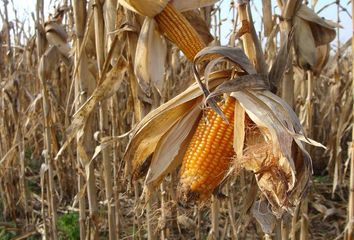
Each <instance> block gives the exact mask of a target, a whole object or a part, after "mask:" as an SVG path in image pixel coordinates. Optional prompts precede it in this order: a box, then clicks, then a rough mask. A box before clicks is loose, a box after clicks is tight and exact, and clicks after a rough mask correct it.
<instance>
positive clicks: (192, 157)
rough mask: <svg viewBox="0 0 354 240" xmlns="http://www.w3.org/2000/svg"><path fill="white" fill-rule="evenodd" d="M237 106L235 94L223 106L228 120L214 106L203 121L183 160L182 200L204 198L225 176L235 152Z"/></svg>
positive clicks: (180, 190)
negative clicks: (234, 133) (234, 136)
mask: <svg viewBox="0 0 354 240" xmlns="http://www.w3.org/2000/svg"><path fill="white" fill-rule="evenodd" d="M234 108H235V99H234V98H232V97H229V98H227V100H226V102H225V103H224V104H223V105H222V106H221V109H222V110H223V112H224V113H225V116H226V117H227V119H228V121H229V123H227V122H225V121H223V120H222V118H221V117H220V116H219V115H218V114H217V113H216V112H215V111H213V110H211V109H209V110H207V112H206V113H205V118H202V119H201V120H200V122H199V125H198V127H197V129H196V132H195V133H194V135H193V137H192V140H191V142H190V144H189V146H188V149H187V151H186V154H185V156H184V158H183V162H182V169H181V180H180V186H179V192H180V197H181V200H182V201H185V202H189V201H194V200H205V199H206V198H207V197H209V195H210V194H211V193H212V191H213V190H214V189H215V187H217V186H218V185H219V184H220V181H221V180H222V179H223V177H224V174H225V172H226V170H227V169H228V167H229V165H230V161H231V158H232V157H233V155H234V150H233V127H234V126H233V122H234Z"/></svg>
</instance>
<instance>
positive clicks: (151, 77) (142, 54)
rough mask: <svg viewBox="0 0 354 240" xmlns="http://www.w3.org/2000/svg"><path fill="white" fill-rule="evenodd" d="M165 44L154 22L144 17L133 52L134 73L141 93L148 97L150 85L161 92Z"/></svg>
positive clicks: (165, 51) (165, 52) (165, 53)
mask: <svg viewBox="0 0 354 240" xmlns="http://www.w3.org/2000/svg"><path fill="white" fill-rule="evenodd" d="M166 55H167V44H166V40H165V38H164V37H163V36H162V35H161V34H160V33H159V31H158V29H157V27H156V21H155V20H154V19H153V18H149V17H146V18H145V21H144V24H143V26H142V28H141V31H140V36H139V39H138V44H137V47H136V52H135V63H134V72H135V75H136V77H137V79H138V83H139V85H140V87H141V89H142V90H143V92H144V93H145V94H146V95H148V96H150V94H151V84H152V85H153V86H155V87H156V89H157V90H158V91H159V93H160V94H161V93H162V90H163V80H164V73H165V62H166Z"/></svg>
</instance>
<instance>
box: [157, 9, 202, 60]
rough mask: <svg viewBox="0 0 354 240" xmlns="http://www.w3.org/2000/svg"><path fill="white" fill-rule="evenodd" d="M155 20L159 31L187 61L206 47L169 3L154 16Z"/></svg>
mask: <svg viewBox="0 0 354 240" xmlns="http://www.w3.org/2000/svg"><path fill="white" fill-rule="evenodd" d="M155 20H156V21H157V23H158V26H159V28H160V30H161V31H162V32H163V33H165V35H166V36H167V38H168V39H170V40H171V41H172V42H173V43H175V44H176V45H177V46H178V47H179V49H181V51H182V52H183V53H184V54H185V55H186V57H187V58H188V59H189V60H191V61H193V59H194V56H195V55H196V54H197V53H198V52H199V51H200V50H202V49H203V48H205V47H206V45H205V43H204V42H203V40H202V39H201V37H200V36H199V34H198V33H197V31H196V30H195V29H194V28H193V27H192V25H191V24H190V23H189V22H188V21H187V19H186V18H185V17H184V16H183V15H182V14H181V13H180V12H178V11H177V10H176V9H175V7H174V6H173V5H172V4H171V3H169V4H167V6H166V7H165V9H164V10H163V11H162V12H161V13H159V14H158V15H156V16H155Z"/></svg>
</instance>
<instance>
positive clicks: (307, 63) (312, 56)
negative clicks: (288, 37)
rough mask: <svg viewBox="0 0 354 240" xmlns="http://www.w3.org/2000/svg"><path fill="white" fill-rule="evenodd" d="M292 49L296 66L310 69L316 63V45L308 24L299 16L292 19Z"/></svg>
mask: <svg viewBox="0 0 354 240" xmlns="http://www.w3.org/2000/svg"><path fill="white" fill-rule="evenodd" d="M294 25H295V35H294V49H295V53H296V60H297V64H298V66H300V67H301V68H302V69H304V70H310V69H312V68H313V67H314V66H315V65H316V54H317V53H316V45H315V39H314V36H313V34H312V31H311V27H310V24H309V23H308V22H307V21H306V20H304V19H302V18H299V17H295V19H294Z"/></svg>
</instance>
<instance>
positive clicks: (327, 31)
mask: <svg viewBox="0 0 354 240" xmlns="http://www.w3.org/2000/svg"><path fill="white" fill-rule="evenodd" d="M294 27H295V36H294V48H295V53H296V59H297V64H298V66H299V67H301V68H302V69H304V70H314V68H316V65H318V64H320V63H318V62H317V61H318V57H317V52H318V50H317V49H316V47H319V46H321V45H326V44H329V43H330V42H331V41H333V40H334V38H335V36H336V30H335V27H336V26H335V25H334V24H332V23H331V22H329V21H326V20H325V19H322V18H321V17H319V16H318V15H317V14H316V13H315V12H314V11H313V10H312V9H310V8H308V7H307V6H306V5H301V7H300V8H299V10H298V11H297V12H296V15H295V17H294Z"/></svg>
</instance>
